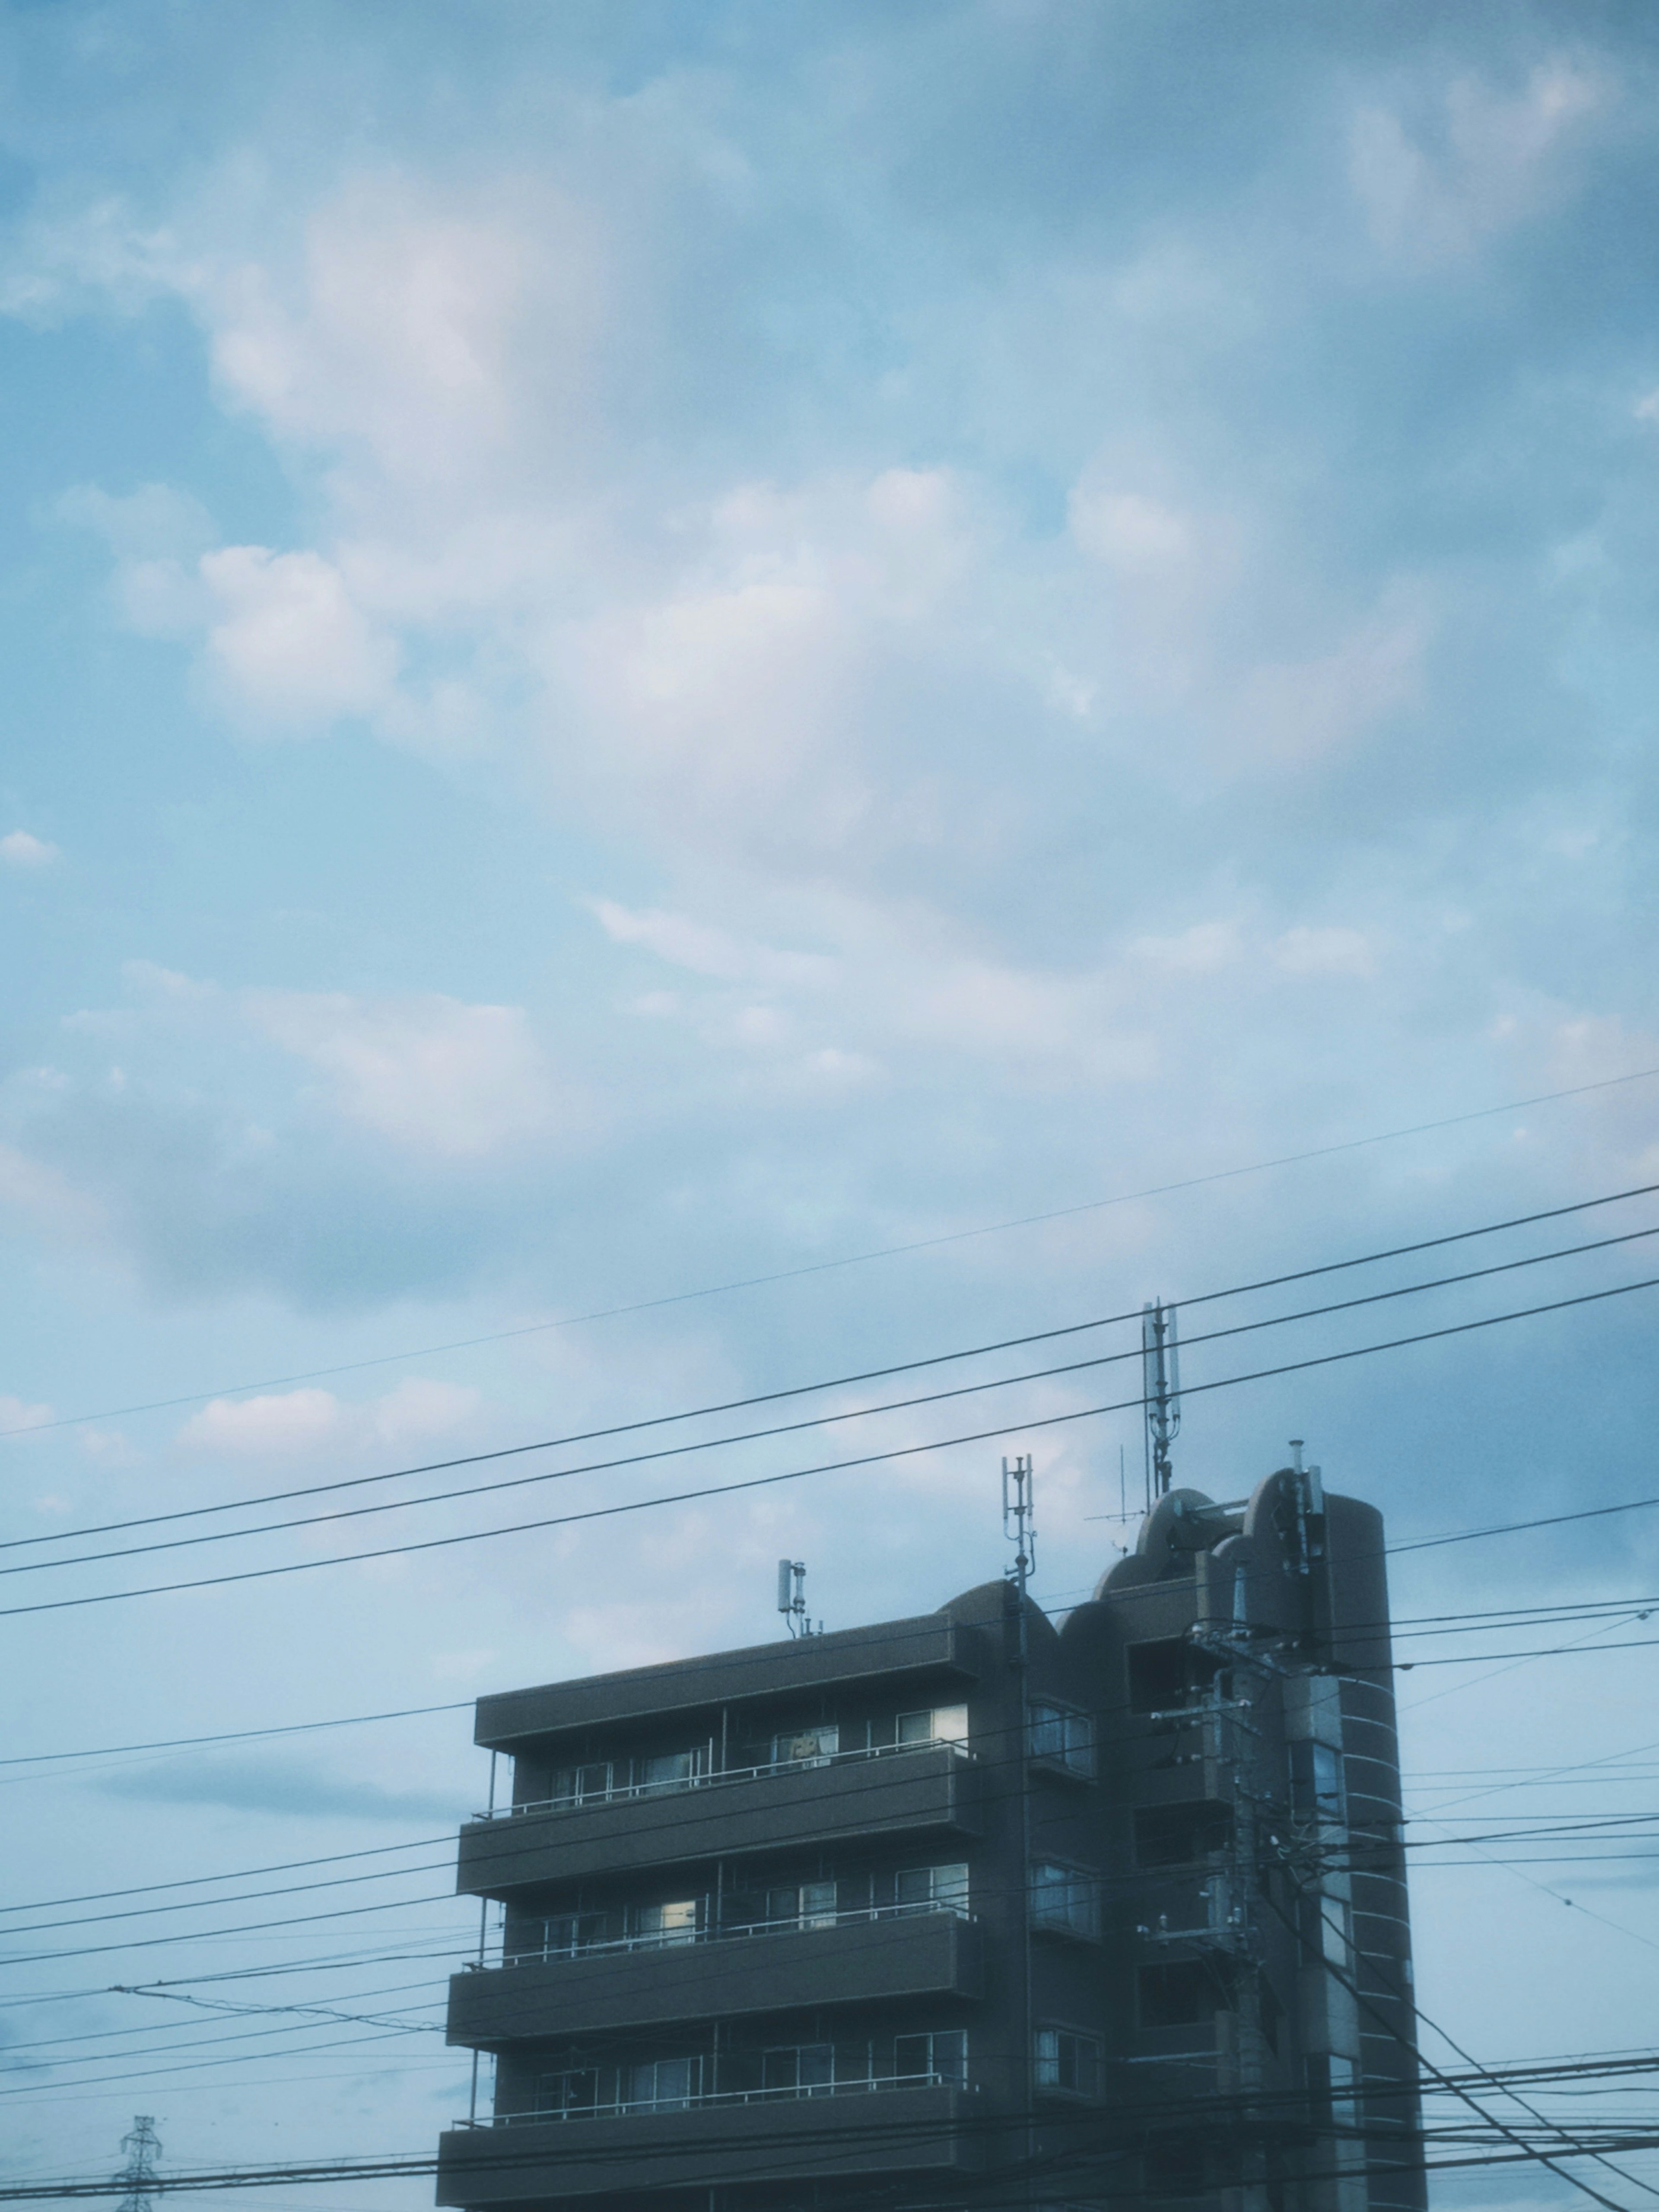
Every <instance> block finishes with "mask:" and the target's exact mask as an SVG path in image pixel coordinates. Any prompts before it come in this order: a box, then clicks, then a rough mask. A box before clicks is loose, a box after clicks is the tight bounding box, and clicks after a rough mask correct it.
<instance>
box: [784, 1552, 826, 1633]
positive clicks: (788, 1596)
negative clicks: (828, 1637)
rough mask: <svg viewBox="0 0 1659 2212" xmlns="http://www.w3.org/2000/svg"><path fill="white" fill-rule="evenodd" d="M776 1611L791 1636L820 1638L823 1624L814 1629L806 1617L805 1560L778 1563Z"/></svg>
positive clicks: (788, 1560) (786, 1560) (820, 1623)
mask: <svg viewBox="0 0 1659 2212" xmlns="http://www.w3.org/2000/svg"><path fill="white" fill-rule="evenodd" d="M778 1611H779V1612H780V1613H781V1614H782V1615H783V1625H784V1626H785V1627H786V1628H787V1630H788V1631H789V1633H790V1634H791V1635H792V1636H822V1635H823V1622H822V1621H819V1623H818V1625H817V1628H816V1629H815V1628H814V1627H813V1626H812V1624H811V1621H810V1620H808V1619H807V1617H806V1562H805V1559H780V1560H779V1561H778Z"/></svg>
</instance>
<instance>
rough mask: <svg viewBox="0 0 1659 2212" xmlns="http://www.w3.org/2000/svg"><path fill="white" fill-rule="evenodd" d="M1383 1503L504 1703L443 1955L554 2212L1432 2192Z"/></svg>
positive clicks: (535, 2194)
mask: <svg viewBox="0 0 1659 2212" xmlns="http://www.w3.org/2000/svg"><path fill="white" fill-rule="evenodd" d="M1392 1680H1393V1678H1392V1669H1391V1662H1390V1656H1389V1627H1388V1607H1387V1591H1386V1581H1385V1577H1384V1571H1383V1529H1382V1521H1381V1517H1380V1516H1379V1515H1378V1514H1377V1513H1376V1512H1375V1511H1374V1510H1372V1509H1371V1508H1370V1507H1369V1506H1367V1505H1364V1504H1360V1503H1359V1502H1358V1501H1357V1500H1354V1499H1351V1498H1336V1497H1330V1498H1327V1497H1326V1496H1325V1495H1324V1494H1323V1492H1322V1488H1321V1486H1320V1482H1319V1479H1318V1476H1317V1474H1316V1472H1315V1471H1312V1470H1309V1471H1306V1472H1304V1471H1303V1470H1301V1469H1300V1468H1284V1469H1281V1470H1280V1471H1279V1473H1278V1474H1273V1475H1272V1476H1270V1477H1268V1478H1267V1480H1265V1481H1264V1482H1262V1483H1261V1485H1260V1486H1258V1487H1257V1489H1256V1491H1255V1493H1254V1494H1253V1496H1252V1497H1251V1498H1249V1500H1248V1501H1242V1502H1239V1503H1237V1504H1213V1503H1212V1501H1211V1500H1209V1499H1208V1498H1206V1497H1204V1496H1203V1495H1202V1494H1201V1493H1200V1492H1197V1491H1194V1490H1184V1489H1183V1490H1174V1491H1172V1492H1170V1494H1169V1495H1167V1496H1166V1497H1164V1498H1161V1499H1160V1500H1159V1501H1158V1504H1157V1506H1156V1507H1155V1509H1154V1510H1152V1512H1151V1513H1150V1514H1149V1515H1148V1516H1147V1517H1146V1520H1145V1521H1144V1522H1143V1523H1142V1524H1141V1527H1140V1530H1139V1538H1138V1541H1137V1543H1136V1547H1135V1549H1134V1551H1133V1553H1130V1554H1129V1555H1128V1556H1127V1557H1125V1558H1124V1559H1121V1560H1120V1561H1119V1563H1118V1564H1117V1565H1115V1567H1114V1568H1113V1569H1112V1570H1111V1571H1109V1573H1108V1574H1107V1575H1106V1576H1105V1577H1103V1580H1102V1582H1101V1583H1100V1585H1099V1588H1098V1589H1097V1593H1096V1595H1095V1596H1094V1597H1093V1598H1092V1599H1091V1600H1090V1601H1088V1602H1086V1603H1085V1604H1082V1605H1079V1607H1076V1608H1075V1610H1073V1612H1072V1613H1070V1614H1069V1615H1068V1616H1066V1619H1065V1620H1064V1621H1063V1623H1062V1624H1061V1625H1060V1626H1058V1627H1057V1626H1055V1625H1054V1623H1053V1622H1052V1621H1050V1620H1049V1619H1048V1616H1047V1615H1046V1614H1045V1613H1042V1611H1041V1610H1040V1609H1039V1608H1038V1607H1036V1605H1035V1604H1034V1603H1032V1602H1031V1601H1030V1600H1029V1599H1027V1600H1025V1601H1024V1604H1023V1606H1022V1602H1021V1601H1020V1598H1019V1596H1018V1593H1017V1592H1016V1590H1015V1589H1014V1586H1013V1585H1012V1583H1008V1582H994V1583H987V1584H985V1585H983V1586H981V1588H979V1589H973V1590H970V1591H969V1592H968V1593H966V1595H963V1596H961V1597H958V1598H956V1599H953V1600H952V1601H951V1602H950V1603H949V1604H947V1605H945V1606H944V1607H941V1608H940V1609H939V1612H937V1613H928V1614H924V1615H921V1616H919V1617H917V1618H915V1619H913V1620H896V1621H888V1622H884V1623H882V1624H880V1625H879V1626H872V1627H868V1628H861V1629H853V1630H848V1631H843V1632H836V1633H833V1634H829V1635H815V1636H804V1637H801V1638H798V1639H796V1640H793V1641H790V1642H787V1643H780V1644H764V1645H761V1646H757V1647H756V1648H753V1649H750V1650H741V1651H730V1652H721V1653H716V1654H714V1655H712V1656H708V1657H703V1658H696V1659H690V1660H686V1661H684V1662H677V1663H673V1664H669V1665H664V1666H655V1667H646V1668H634V1669H630V1670H629V1671H627V1672H624V1673H619V1674H606V1675H600V1676H597V1677H592V1678H590V1679H587V1680H579V1681H569V1682H562V1683H555V1684H552V1685H550V1686H544V1687H541V1688H535V1689H528V1690H521V1691H514V1692H508V1693H507V1694H505V1695H501V1696H495V1697H489V1698H485V1699H482V1700H481V1701H480V1703H479V1706H478V1711H477V1741H479V1742H480V1743H481V1744H483V1745H485V1746H487V1747H489V1748H490V1749H492V1750H494V1751H497V1752H500V1753H506V1754H507V1755H508V1757H509V1758H510V1759H511V1762H512V1775H513V1786H512V1791H511V1798H510V1802H508V1803H507V1804H506V1805H504V1806H503V1807H502V1808H501V1809H499V1810H497V1811H494V1812H492V1813H491V1814H489V1815H485V1816H481V1817H480V1818H478V1819H477V1820H473V1821H471V1822H469V1823H468V1824H467V1826H465V1829H464V1830H463V1832H462V1835H461V1843H460V1865H459V1887H460V1888H461V1889H462V1891H463V1892H465V1893H470V1894H472V1895H476V1896H479V1897H481V1898H484V1899H496V1900H499V1902H500V1905H501V1907H502V1908H503V1910H502V1915H501V1940H500V1949H499V1954H498V1955H492V1956H491V1957H489V1959H488V1960H486V1961H485V1962H484V1963H483V1964H481V1965H480V1966H477V1967H474V1968H471V1969H470V1970H468V1971H466V1972H462V1973H460V1974H458V1975H457V1976H456V1977H455V1978H454V1979H453V1983H452V1986H451V1995H450V2010H449V2037H450V2040H451V2041H452V2042H453V2043H456V2044H459V2045H465V2046H470V2047H471V2048H472V2049H474V2050H475V2051H482V2052H488V2053H491V2054H493V2055H494V2058H495V2091H494V2097H493V2110H492V2111H491V2112H489V2113H487V2114H475V2115H474V2116H473V2118H472V2119H471V2120H470V2121H469V2122H468V2123H466V2124H460V2125H458V2126H457V2127H455V2128H453V2129H452V2130H450V2131H449V2132H448V2133H447V2134H446V2135H445V2136H444V2138H443V2141H442V2145H441V2160H440V2179H439V2187H438V2201H439V2203H441V2204H445V2205H456V2206H465V2207H476V2208H478V2212H483V2208H487V2207H488V2208H497V2207H509V2206H516V2207H523V2208H526V2212H529V2208H535V2209H536V2212H553V2208H556V2207H560V2208H564V2207H576V2206H580V2207H582V2208H585V2212H623V2208H628V2212H646V2208H647V2207H648V2208H651V2212H785V2208H799V2212H842V2208H850V2207H852V2206H854V2205H856V2206H860V2207H866V2206H870V2207H874V2206H890V2207H892V2208H893V2212H903V2208H913V2207H914V2208H918V2209H919V2208H921V2207H924V2206H927V2207H938V2208H941V2212H969V2208H971V2207H975V2206H984V2207H989V2206H992V2205H1009V2206H1015V2205H1018V2206H1024V2207H1030V2206H1033V2205H1036V2206H1048V2207H1059V2206H1076V2207H1082V2206H1091V2207H1093V2206H1098V2207H1104V2206H1107V2205H1109V2204H1115V2203H1125V2204H1127V2203H1139V2202H1148V2201H1156V2202H1158V2203H1168V2204H1173V2205H1189V2206H1201V2207H1204V2208H1206V2212H1210V2208H1213V2212H1423V2207H1424V2204H1425V2191H1424V2180H1423V2170H1422V2160H1421V2151H1420V2142H1419V2117H1418V2099H1417V2073H1416V2061H1415V2056H1414V2050H1413V2035H1414V2030H1413V2008H1412V2002H1411V1974H1412V1967H1411V1948H1410V1936H1409V1928H1408V1923H1407V1909H1406V1888H1405V1876H1404V1862H1403V1853H1402V1848H1401V1832H1400V1821H1401V1812H1400V1797H1399V1762H1398V1756H1397V1752H1396V1748H1395V1735H1394V1700H1393V1686H1392Z"/></svg>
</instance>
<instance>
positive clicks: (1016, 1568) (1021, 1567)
mask: <svg viewBox="0 0 1659 2212" xmlns="http://www.w3.org/2000/svg"><path fill="white" fill-rule="evenodd" d="M1035 1512H1036V1476H1035V1475H1034V1474H1032V1472H1031V1455H1030V1452H1027V1453H1026V1454H1025V1455H1024V1458H1022V1459H1006V1460H1004V1461H1003V1462H1002V1533H1003V1534H1004V1535H1005V1536H1006V1538H1007V1539H1008V1541H1009V1542H1010V1543H1011V1544H1012V1546H1013V1547H1014V1564H1013V1566H1012V1568H1011V1570H1010V1571H1009V1574H1010V1579H1011V1581H1012V1583H1014V1586H1015V1587H1016V1589H1018V1592H1019V1594H1020V1596H1021V1598H1022V1599H1024V1595H1025V1586H1026V1584H1027V1583H1029V1582H1030V1579H1031V1570H1032V1568H1033V1567H1035V1566H1036V1524H1035V1522H1033V1520H1032V1518H1031V1516H1032V1515H1033V1514H1034V1513H1035Z"/></svg>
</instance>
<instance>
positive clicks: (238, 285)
mask: <svg viewBox="0 0 1659 2212" xmlns="http://www.w3.org/2000/svg"><path fill="white" fill-rule="evenodd" d="M198 312H199V313H201V314H202V316H203V318H204V320H205V321H206V323H207V324H208V325H209V328H210V331H211V333H212V343H213V359H214V367H215V370H216V374H217V376H218V378H219V380H220V383H221V386H222V388H223V390H224V391H225V392H226V394H227V396H228V398H230V399H231V400H232V401H233V402H234V403H235V404H238V405H240V406H241V407H244V408H246V409H249V410H252V411H254V412H257V413H258V414H259V415H260V416H263V417H264V419H265V421H266V422H268V423H269V424H270V427H271V428H272V429H273V430H274V431H275V432H276V434H277V435H279V436H280V437H282V438H284V439H287V440H292V441H303V442H305V443H308V444H323V445H327V446H329V447H342V446H343V447H345V448H346V449H347V451H348V452H349V453H353V454H354V455H355V454H362V455H366V456H368V457H369V458H370V459H372V464H373V466H374V470H375V471H377V473H378V474H379V475H380V477H381V478H382V480H383V482H385V483H393V484H396V485H398V486H400V487H403V488H404V489H406V490H410V491H414V492H416V493H417V494H424V495H430V494H431V493H433V492H434V491H438V492H441V493H442V494H443V495H445V496H448V495H452V494H453V493H456V492H459V494H460V495H462V497H463V498H464V499H467V498H470V497H471V495H472V494H473V493H475V492H476V490H477V485H478V478H479V477H480V475H481V474H482V475H483V476H485V477H493V476H494V475H495V471H498V470H501V469H506V468H510V467H512V466H513V464H514V461H515V459H516V462H517V465H518V466H519V467H520V469H522V468H523V467H524V466H525V465H526V463H532V462H533V460H534V459H535V458H536V457H537V456H538V455H541V454H543V453H545V451H546V449H547V446H548V441H549V436H550V433H553V434H557V433H559V432H566V433H568V429H569V428H570V427H571V423H572V418H573V417H574V416H580V413H581V411H582V400H583V395H584V393H585V392H586V386H587V382H588V380H589V377H590V374H591V368H592V351H593V348H594V345H595V343H596V341H597V339H598V337H599V333H600V331H601V329H602V327H603V323H604V318H605V283H604V276H603V262H602V258H601V256H600V253H599V250H598V242H597V240H596V238H595V235H594V228H593V223H592V218H591V217H590V216H586V215H585V214H584V213H583V211H582V210H579V209H578V208H577V207H576V206H575V205H574V203H572V202H571V201H570V200H569V199H568V197H563V196H562V195H561V194H559V193H558V192H557V191H554V190H552V189H550V187H549V186H548V185H546V184H545V183H539V182H535V181H533V180H528V179H525V178H523V177H520V178H518V179H513V180H511V181H510V182H507V183H503V184H502V185H500V186H499V187H498V188H497V189H496V190H495V191H485V192H483V193H482V194H477V195H468V194H466V193H465V192H452V193H451V194H450V195H449V196H448V197H447V198H446V197H444V196H442V195H441V194H437V193H435V192H434V191H432V190H431V189H430V188H428V186H427V185H424V184H423V183H422V182H421V181H420V180H419V179H416V178H414V177H412V176H410V175H408V174H398V173H386V174H383V175H381V176H379V177H375V178H367V179H362V178H360V179H357V180H356V181H355V182H354V183H353V184H352V185H349V187H348V188H347V189H346V190H344V191H342V192H341V193H339V194H338V195H337V196H336V197H332V198H331V199H330V200H328V201H326V202H325V204H322V205H321V206H319V208H318V209H317V210H316V212H315V213H314V214H313V216H312V218H311V220H310V222H309V223H308V224H307V228H306V234H305V240H304V245H303V248H302V251H301V254H300V255H299V257H298V258H297V260H293V261H285V260H283V259H279V258H274V257H273V258H267V259H266V260H264V261H263V262H253V261H245V262H243V263H242V264H240V265H239V266H226V267H224V268H223V269H222V270H220V271H219V272H218V273H217V274H216V277H215V278H214V280H213V281H212V283H210V284H209V285H206V286H204V287H201V288H199V291H198Z"/></svg>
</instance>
